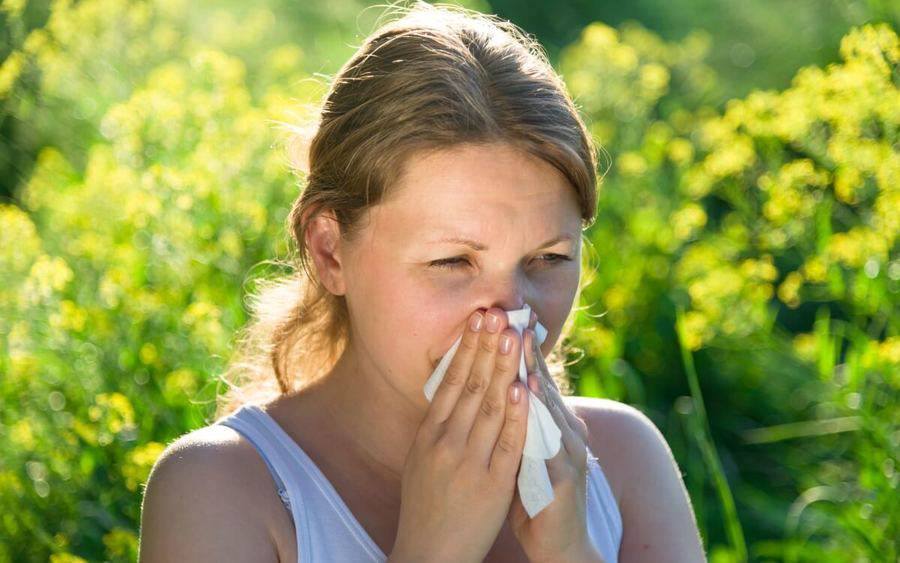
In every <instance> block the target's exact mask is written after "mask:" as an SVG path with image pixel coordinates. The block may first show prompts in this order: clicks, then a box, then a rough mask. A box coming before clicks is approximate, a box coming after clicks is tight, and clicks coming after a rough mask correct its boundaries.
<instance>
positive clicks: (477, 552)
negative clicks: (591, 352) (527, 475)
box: [390, 308, 528, 562]
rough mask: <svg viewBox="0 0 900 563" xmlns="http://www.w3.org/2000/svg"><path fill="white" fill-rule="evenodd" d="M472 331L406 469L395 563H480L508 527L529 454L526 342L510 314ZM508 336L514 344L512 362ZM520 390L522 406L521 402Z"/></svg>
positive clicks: (444, 381) (465, 336) (427, 417)
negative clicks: (522, 364) (505, 342)
mask: <svg viewBox="0 0 900 563" xmlns="http://www.w3.org/2000/svg"><path fill="white" fill-rule="evenodd" d="M487 313H488V315H493V316H494V317H495V318H496V319H497V323H496V325H495V326H491V325H490V323H489V322H488V317H487V316H482V314H481V313H480V312H476V313H474V314H473V315H472V317H471V318H470V320H473V319H474V318H476V317H480V318H482V320H483V322H482V326H481V329H480V330H474V329H473V328H472V325H471V324H469V325H468V327H467V328H466V330H465V332H464V334H463V337H462V340H461V342H460V345H459V348H458V349H457V351H456V354H455V355H454V356H453V360H452V361H451V363H450V365H449V367H448V369H447V372H446V374H445V375H444V378H443V379H442V381H441V384H440V385H439V386H438V388H437V390H436V391H435V394H434V397H433V398H432V402H431V405H430V406H429V407H428V412H427V413H426V415H425V418H424V420H423V421H422V424H421V425H420V426H419V429H418V431H417V433H416V437H415V440H414V443H413V446H412V447H411V448H410V451H409V454H408V455H407V459H406V465H405V466H404V469H403V476H402V481H401V498H400V520H399V524H398V529H397V537H396V539H395V542H394V548H393V550H392V553H391V556H390V560H391V561H402V560H418V561H424V560H428V561H462V562H466V561H473V562H475V561H482V560H484V558H485V556H486V555H487V553H488V552H489V551H490V549H491V546H492V545H493V543H494V541H495V540H496V538H497V535H498V534H499V532H500V529H501V528H502V527H503V524H504V519H505V518H506V515H507V513H508V511H509V506H510V503H511V502H512V498H513V495H514V494H515V487H516V472H517V471H518V468H519V463H520V462H521V459H522V451H523V449H524V447H525V430H526V427H527V426H526V425H527V422H528V393H527V392H526V389H525V386H524V385H522V383H521V382H519V381H517V372H518V368H519V358H520V357H521V350H522V344H521V338H520V337H519V334H518V332H517V331H516V330H515V329H512V328H508V324H507V323H508V320H507V316H506V312H505V311H504V310H503V309H499V308H492V309H489V310H488V311H487ZM501 335H506V336H509V337H510V347H509V349H508V350H507V352H506V353H503V351H502V350H501V348H500V340H501ZM513 389H518V397H519V398H518V402H514V401H513V394H512V391H513Z"/></svg>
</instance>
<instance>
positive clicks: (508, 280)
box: [475, 274, 528, 312]
mask: <svg viewBox="0 0 900 563" xmlns="http://www.w3.org/2000/svg"><path fill="white" fill-rule="evenodd" d="M527 299H528V295H527V293H526V291H525V287H523V283H522V280H521V279H520V278H519V277H518V276H517V275H515V274H511V275H507V276H503V277H502V278H500V277H499V276H498V277H493V278H491V279H490V280H485V281H484V284H483V285H482V287H481V288H479V290H478V293H477V297H476V303H475V305H476V307H475V308H477V309H479V310H481V311H482V312H484V311H487V310H488V309H490V308H491V307H497V308H500V309H503V310H504V311H513V310H516V309H521V308H523V307H525V303H526V302H527Z"/></svg>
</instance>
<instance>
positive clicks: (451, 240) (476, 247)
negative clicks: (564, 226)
mask: <svg viewBox="0 0 900 563" xmlns="http://www.w3.org/2000/svg"><path fill="white" fill-rule="evenodd" d="M564 240H572V237H571V235H559V236H557V237H554V238H552V239H550V240H548V241H547V242H545V243H543V244H541V245H540V246H538V250H540V249H542V248H547V247H548V246H553V245H554V244H556V243H558V242H561V241H564ZM442 242H449V243H454V244H463V245H466V246H468V247H469V248H472V249H473V250H477V251H481V250H488V247H487V246H486V245H484V244H481V243H480V242H478V241H475V240H471V239H467V238H461V237H445V238H442V239H438V240H432V241H429V244H437V243H442Z"/></svg>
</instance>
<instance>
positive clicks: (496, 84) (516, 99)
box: [217, 2, 597, 416]
mask: <svg viewBox="0 0 900 563" xmlns="http://www.w3.org/2000/svg"><path fill="white" fill-rule="evenodd" d="M394 13H397V14H399V15H401V16H402V17H400V18H398V19H395V20H393V21H390V22H388V23H385V24H383V25H381V26H380V27H379V28H378V29H376V30H375V31H374V32H373V33H372V34H371V35H370V36H369V37H367V38H366V39H365V41H364V42H363V44H362V45H361V46H360V47H359V49H358V50H357V51H356V53H355V54H354V55H353V56H352V57H351V58H350V60H348V61H347V62H346V63H345V64H344V66H343V67H342V68H341V69H340V71H339V72H338V74H337V75H336V76H335V77H334V79H333V81H332V83H331V86H330V88H329V90H328V92H327V94H326V97H325V100H324V104H323V106H322V108H321V112H320V115H319V122H318V126H317V128H316V129H315V134H314V136H313V137H312V140H311V141H310V142H307V141H306V139H304V138H303V137H302V134H300V133H299V132H298V136H297V137H296V138H295V139H293V142H292V143H291V145H290V146H291V147H292V149H293V152H292V153H291V154H290V155H289V156H290V158H291V161H292V166H293V167H294V169H295V171H298V172H300V173H301V174H303V173H305V176H306V178H305V179H306V186H305V188H304V189H303V190H302V193H301V194H300V196H299V197H298V198H297V199H296V200H295V201H294V203H293V207H292V209H291V212H290V214H289V216H288V218H287V227H288V229H289V232H290V235H291V238H292V241H293V243H295V244H296V255H295V256H294V257H293V259H292V262H291V264H292V266H293V272H292V273H290V274H289V275H287V276H284V277H280V278H277V279H271V280H265V281H263V282H262V283H261V285H260V289H258V291H257V292H256V293H255V294H252V295H250V297H249V299H248V303H249V306H250V312H251V315H252V318H251V321H250V323H249V324H248V325H247V326H246V327H245V328H244V329H243V330H242V332H241V333H240V335H239V339H238V341H237V346H236V349H235V354H234V357H233V358H232V361H231V363H230V365H229V366H228V368H227V370H226V372H225V373H224V374H223V378H222V379H223V380H224V381H225V382H226V383H227V384H228V386H229V389H228V391H227V393H225V394H223V395H221V396H220V397H219V404H218V412H217V416H222V415H225V414H228V413H230V412H232V411H233V410H234V409H236V408H238V407H239V406H240V405H241V404H243V403H246V402H249V401H254V402H255V401H264V400H268V399H271V398H275V397H276V396H278V395H279V394H284V393H291V392H294V391H296V390H298V389H300V388H302V387H304V386H306V385H308V384H309V383H311V382H313V381H315V380H316V379H318V378H320V377H322V376H324V375H326V374H327V373H328V372H329V371H330V369H331V368H332V367H333V366H334V364H335V362H336V361H337V359H338V358H339V357H340V355H341V353H342V352H343V350H344V347H345V346H346V344H347V337H348V333H349V323H350V319H349V316H348V310H347V305H346V301H345V298H344V296H338V295H334V294H332V293H331V292H329V291H327V290H326V289H325V288H324V287H323V286H322V284H321V283H320V281H319V279H318V277H317V275H316V272H315V269H314V268H312V267H310V257H309V254H308V249H307V247H306V237H305V233H306V229H307V226H308V224H309V222H310V220H311V218H312V217H314V216H315V215H316V214H318V213H320V212H324V211H332V212H333V213H334V215H335V217H336V218H337V221H338V223H339V225H340V228H341V236H342V238H343V239H344V240H347V241H348V242H349V241H352V240H353V238H354V236H355V235H356V234H358V231H359V228H360V225H359V219H360V217H361V216H362V215H363V213H365V211H366V210H367V209H368V208H369V207H371V206H373V205H377V204H378V203H379V201H381V200H382V198H384V197H385V193H386V190H387V189H388V187H389V186H391V185H392V183H394V182H396V181H397V179H398V178H399V177H400V175H401V174H402V170H403V163H404V162H405V161H406V160H407V159H409V158H410V157H411V156H412V155H413V153H417V152H419V151H423V150H438V149H441V148H447V147H451V146H454V145H459V144H461V143H475V144H480V143H492V142H502V143H507V144H511V145H512V146H515V147H517V148H519V149H521V150H524V151H527V152H528V153H529V154H532V155H535V156H537V157H539V158H541V159H543V160H544V161H546V162H548V163H550V164H552V165H553V166H554V167H556V168H557V169H558V170H559V171H560V172H562V173H563V174H564V175H565V177H566V178H567V179H568V180H569V182H570V183H571V185H572V187H573V189H574V190H575V191H576V193H577V198H578V202H579V206H580V212H581V218H582V227H583V228H586V227H588V226H590V225H591V224H592V223H593V221H594V218H595V210H596V201H597V194H596V183H597V176H596V155H595V148H594V145H593V142H592V140H591V137H590V134H589V133H588V131H587V129H586V127H585V125H584V123H583V122H582V120H581V118H580V117H579V114H578V111H577V110H576V107H575V105H574V103H573V101H572V100H571V98H570V97H569V95H568V93H567V91H566V88H565V85H564V84H563V82H562V80H561V79H560V77H559V76H558V75H557V74H556V73H555V71H554V70H553V68H552V66H551V65H550V63H549V61H548V59H547V56H546V54H545V53H544V51H543V50H542V48H541V47H540V46H539V44H538V43H537V42H536V41H535V40H534V39H532V38H531V37H530V36H528V35H526V34H525V33H524V32H522V31H521V30H520V29H519V28H518V27H516V26H515V25H513V24H511V23H509V22H506V21H503V20H501V19H499V18H497V17H496V16H490V15H485V14H480V13H478V12H473V11H470V10H466V9H463V8H459V7H453V6H444V5H429V4H426V3H424V2H416V3H415V4H414V5H413V6H412V8H401V9H400V10H397V11H396V12H394ZM298 131H299V129H298ZM582 240H583V241H584V240H586V239H585V237H584V236H582ZM584 279H585V278H584V276H582V279H581V280H580V282H579V288H578V293H579V295H580V293H581V290H582V289H583V287H584V286H585V285H586V284H585V283H583V282H584ZM571 320H572V316H571V314H570V317H569V319H568V320H567V322H566V325H565V327H564V329H563V333H562V335H561V338H560V342H562V341H563V340H564V339H565V338H566V336H568V334H569V332H570V330H571V328H572V323H571V322H570V321H571ZM558 348H559V347H557V348H555V349H554V352H553V353H551V354H550V355H549V357H548V358H547V365H548V367H549V368H550V369H551V372H552V375H553V377H554V379H555V381H556V382H557V385H559V387H560V389H562V390H564V392H566V393H568V385H567V381H566V377H565V371H564V363H563V361H564V359H565V353H564V352H562V351H561V350H559V349H558ZM424 375H425V374H423V376H424ZM276 385H277V386H276Z"/></svg>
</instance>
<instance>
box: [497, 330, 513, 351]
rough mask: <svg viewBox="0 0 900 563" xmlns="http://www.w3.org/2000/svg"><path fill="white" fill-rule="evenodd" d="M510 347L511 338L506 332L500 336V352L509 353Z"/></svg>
mask: <svg viewBox="0 0 900 563" xmlns="http://www.w3.org/2000/svg"><path fill="white" fill-rule="evenodd" d="M510 348H512V338H510V337H509V335H508V334H504V335H503V336H501V337H500V352H501V353H503V354H509V350H510Z"/></svg>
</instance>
